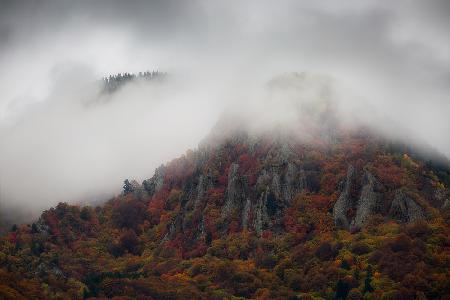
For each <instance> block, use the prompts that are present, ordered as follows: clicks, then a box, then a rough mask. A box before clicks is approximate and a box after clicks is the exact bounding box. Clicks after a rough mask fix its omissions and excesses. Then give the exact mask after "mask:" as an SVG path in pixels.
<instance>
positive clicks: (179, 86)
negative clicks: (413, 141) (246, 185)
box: [0, 0, 450, 208]
mask: <svg viewBox="0 0 450 300" xmlns="http://www.w3.org/2000/svg"><path fill="white" fill-rule="evenodd" d="M448 3H449V2H448V1H445V0H442V1H427V2H423V1H406V0H405V1H396V2H395V3H384V2H380V1H356V0H351V1H345V2H340V3H339V4H337V3H335V1H320V2H318V1H315V2H312V1H289V0H286V1H231V2H230V1H204V0H192V1H174V0H169V1H167V0H166V1H138V0H136V1H69V0H66V1H64V0H63V1H21V0H19V1H0V64H1V66H2V68H1V69H0V91H1V97H0V138H1V140H0V146H1V150H0V154H1V156H2V158H1V159H0V163H1V166H0V176H1V177H0V193H1V195H0V196H1V201H3V202H6V201H7V202H8V203H10V202H14V203H18V204H22V205H23V204H27V205H28V204H29V203H34V205H36V207H39V208H41V207H44V206H45V205H48V204H53V203H55V202H57V201H60V200H70V201H77V200H80V199H93V198H102V197H104V196H105V195H110V194H111V193H113V192H117V189H118V188H119V187H120V184H121V180H122V179H123V178H125V177H137V178H144V177H145V176H149V175H151V174H150V173H151V172H152V170H153V169H154V168H155V167H156V166H157V165H158V164H160V163H162V162H164V161H166V160H168V159H170V158H172V157H174V156H177V155H178V154H180V153H182V152H183V151H184V150H185V149H187V148H188V147H191V148H192V147H195V145H196V144H197V143H198V142H199V140H200V139H201V138H202V136H204V135H205V134H206V133H207V132H208V131H209V128H210V127H211V126H213V124H214V123H215V121H216V118H217V116H218V115H219V114H220V111H221V110H222V109H223V108H224V107H225V106H227V105H233V104H234V103H235V102H238V103H239V102H241V101H245V98H246V97H249V95H250V94H251V93H252V91H254V89H255V87H257V86H260V85H262V83H263V82H265V81H267V80H268V79H270V78H272V77H273V76H276V75H278V74H281V73H284V72H290V71H308V72H313V73H320V74H326V75H328V76H330V77H332V78H335V79H336V80H337V81H339V83H340V84H341V85H342V87H343V89H346V90H348V91H349V93H348V94H346V95H347V97H348V98H349V99H347V101H346V107H347V108H349V109H350V108H356V107H358V110H359V111H361V110H360V109H361V106H364V105H361V103H365V102H362V101H366V102H367V103H368V105H367V107H371V108H370V109H367V107H366V110H368V111H369V112H372V111H374V110H378V111H379V112H380V114H383V115H384V114H385V115H386V116H387V117H389V118H391V119H393V120H394V121H395V122H396V123H397V124H398V126H399V127H403V128H407V129H408V130H410V131H411V133H412V135H414V136H416V137H417V138H419V139H423V140H425V141H426V142H427V143H429V144H431V145H432V146H434V147H435V148H437V149H438V150H440V151H441V152H443V153H445V154H446V155H447V156H450V139H449V138H448V132H449V130H450V122H449V121H448V115H449V113H450V99H449V95H450V94H449V92H450V90H449V88H450V82H449V81H450V51H448V50H449V49H450V38H449V36H450V35H449V34H448V28H450V24H449V23H450V18H449V14H450V7H449V4H448ZM156 68H158V69H161V70H164V71H168V72H169V73H171V74H177V77H176V78H177V79H176V84H175V88H174V86H172V90H167V88H166V87H161V88H155V87H147V86H137V87H136V86H134V87H129V88H126V89H124V90H123V91H121V92H120V93H118V94H117V95H116V96H114V97H115V98H116V101H112V102H111V103H109V104H107V105H105V106H95V107H91V108H90V109H89V110H87V109H86V108H85V107H84V106H83V105H84V104H83V103H85V101H88V100H89V99H90V98H92V97H93V96H92V95H95V93H96V92H95V88H94V87H93V86H92V85H91V83H92V82H95V81H96V80H97V79H98V78H100V77H102V76H104V75H108V74H111V73H117V72H124V71H127V72H139V71H142V70H147V69H150V70H151V69H156ZM86 87H88V88H86ZM350 95H351V96H350ZM250 98H251V97H250ZM344 98H345V97H344ZM149 99H150V100H149ZM158 99H159V100H158ZM355 99H357V100H355ZM359 99H362V100H361V101H359ZM248 103H253V102H248ZM282 111H283V110H281V112H282ZM277 113H280V111H277ZM368 115H370V114H368ZM368 115H363V114H362V115H361V117H365V116H367V117H368ZM268 118H269V119H270V116H268ZM381 125H383V124H381ZM383 129H384V130H393V131H395V132H398V130H394V129H393V128H383ZM32 198H33V199H32Z"/></svg>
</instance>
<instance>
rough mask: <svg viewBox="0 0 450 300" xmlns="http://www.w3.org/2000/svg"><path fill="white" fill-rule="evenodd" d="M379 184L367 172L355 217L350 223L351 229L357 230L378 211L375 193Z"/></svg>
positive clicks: (377, 200) (378, 205) (377, 195)
mask: <svg viewBox="0 0 450 300" xmlns="http://www.w3.org/2000/svg"><path fill="white" fill-rule="evenodd" d="M378 186H379V183H378V182H377V180H376V178H375V177H374V176H373V175H372V174H371V173H370V172H368V171H366V172H365V174H364V177H363V187H362V190H361V195H360V196H359V199H358V204H357V207H356V216H355V219H354V220H353V221H352V228H353V229H359V228H361V226H362V225H363V223H364V222H365V221H366V220H367V218H368V217H369V216H371V215H373V214H376V213H377V212H379V211H380V204H379V194H378V193H377V192H376V190H377V187H378Z"/></svg>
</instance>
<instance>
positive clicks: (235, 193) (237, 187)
mask: <svg viewBox="0 0 450 300" xmlns="http://www.w3.org/2000/svg"><path fill="white" fill-rule="evenodd" d="M238 171H239V164H237V163H232V164H231V166H230V169H229V171H228V185H227V196H226V201H225V205H224V206H223V208H222V217H225V218H226V217H228V216H229V215H230V214H231V213H233V212H235V211H236V210H242V207H243V204H244V202H245V200H246V192H247V182H246V180H245V178H243V177H241V176H240V175H239V172H238Z"/></svg>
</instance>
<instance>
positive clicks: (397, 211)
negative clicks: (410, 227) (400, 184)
mask: <svg viewBox="0 0 450 300" xmlns="http://www.w3.org/2000/svg"><path fill="white" fill-rule="evenodd" d="M389 216H390V217H391V218H392V219H395V220H397V221H400V222H414V221H417V220H421V219H423V218H424V217H425V214H424V212H423V209H422V208H421V207H420V206H419V205H418V204H417V203H416V202H415V201H414V200H413V199H411V197H409V196H408V195H407V194H406V193H405V192H404V191H402V190H399V191H397V192H396V193H395V197H394V200H393V201H392V205H391V208H390V210H389Z"/></svg>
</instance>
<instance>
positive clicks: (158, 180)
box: [142, 165, 166, 196]
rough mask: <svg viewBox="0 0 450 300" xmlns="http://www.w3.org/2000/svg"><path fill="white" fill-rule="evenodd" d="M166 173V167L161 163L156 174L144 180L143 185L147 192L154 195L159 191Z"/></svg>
mask: <svg viewBox="0 0 450 300" xmlns="http://www.w3.org/2000/svg"><path fill="white" fill-rule="evenodd" d="M165 173H166V167H165V166H164V165H161V166H160V167H158V168H156V170H155V174H154V175H153V177H152V178H150V179H146V180H144V181H143V182H142V186H143V187H144V189H145V190H146V191H147V193H148V194H149V195H150V196H152V195H153V194H154V193H155V192H157V191H159V190H160V189H161V188H162V186H163V184H164V175H165Z"/></svg>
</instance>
